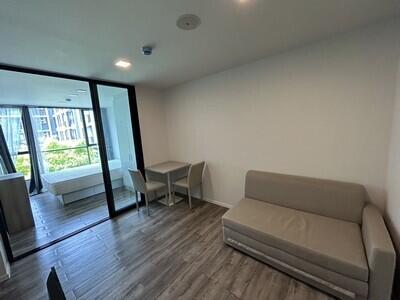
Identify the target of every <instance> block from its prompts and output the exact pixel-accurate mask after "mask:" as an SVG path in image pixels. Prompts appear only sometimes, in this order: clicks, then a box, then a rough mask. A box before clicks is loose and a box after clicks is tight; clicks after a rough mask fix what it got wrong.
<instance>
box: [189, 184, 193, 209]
mask: <svg viewBox="0 0 400 300" xmlns="http://www.w3.org/2000/svg"><path fill="white" fill-rule="evenodd" d="M188 198H189V208H190V209H192V195H191V194H190V188H188Z"/></svg>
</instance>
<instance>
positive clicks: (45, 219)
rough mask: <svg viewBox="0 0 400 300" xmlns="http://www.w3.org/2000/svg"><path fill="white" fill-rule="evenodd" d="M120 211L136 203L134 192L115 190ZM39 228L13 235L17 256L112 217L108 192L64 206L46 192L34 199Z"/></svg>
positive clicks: (11, 239) (14, 251) (13, 245)
mask: <svg viewBox="0 0 400 300" xmlns="http://www.w3.org/2000/svg"><path fill="white" fill-rule="evenodd" d="M113 192H114V200H115V204H116V207H117V209H118V208H121V207H124V206H127V205H128V204H133V203H135V202H136V199H135V195H134V193H132V192H130V191H128V190H124V189H122V188H119V189H115V190H113ZM30 201H31V207H32V213H33V218H34V220H35V227H34V228H31V229H28V230H24V231H22V232H19V233H17V234H13V235H11V236H10V243H11V248H12V250H13V254H14V256H18V255H20V254H22V253H25V252H27V251H28V250H31V249H34V248H37V247H38V246H42V245H45V244H47V243H49V242H51V241H53V240H56V239H58V238H60V237H62V236H64V235H66V234H70V233H72V232H74V231H76V230H79V229H81V228H83V227H85V226H87V225H90V224H93V223H95V222H97V221H100V220H102V219H104V218H107V217H108V208H107V202H106V195H105V193H102V194H98V195H95V196H92V197H89V198H86V199H82V200H79V201H76V202H73V203H70V204H67V205H63V204H62V203H61V202H60V200H58V199H57V197H55V196H53V195H52V194H50V193H48V192H46V193H42V194H39V195H36V196H31V197H30Z"/></svg>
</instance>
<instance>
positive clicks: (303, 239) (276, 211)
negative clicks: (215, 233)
mask: <svg viewBox="0 0 400 300" xmlns="http://www.w3.org/2000/svg"><path fill="white" fill-rule="evenodd" d="M222 223H223V225H224V226H226V227H228V228H230V229H232V230H235V231H237V232H240V233H242V234H245V235H248V236H249V237H251V238H253V239H255V240H257V241H259V242H261V243H264V244H266V245H269V246H272V247H275V248H278V249H281V250H283V251H286V252H288V253H290V254H292V255H295V256H297V257H299V258H302V259H304V260H306V261H308V262H311V263H314V264H316V265H319V266H320V267H323V268H326V269H328V270H331V271H334V272H338V273H340V274H342V275H345V276H348V277H351V278H353V279H357V280H361V281H364V282H367V281H368V272H369V271H368V265H367V260H366V257H365V253H364V246H363V243H362V237H361V230H360V226H359V225H358V224H357V223H352V222H347V221H342V220H338V219H333V218H329V217H324V216H320V215H315V214H311V213H307V212H303V211H299V210H295V209H291V208H286V207H282V206H277V205H273V204H269V203H267V202H264V201H259V200H254V199H249V198H245V199H243V200H241V201H240V202H239V203H238V204H237V205H236V206H234V207H233V208H231V209H230V210H229V211H228V212H227V213H225V215H224V216H223V217H222Z"/></svg>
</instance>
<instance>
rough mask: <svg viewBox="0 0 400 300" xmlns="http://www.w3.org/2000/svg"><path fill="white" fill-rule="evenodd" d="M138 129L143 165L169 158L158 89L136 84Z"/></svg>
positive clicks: (161, 102)
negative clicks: (140, 138)
mask: <svg viewBox="0 0 400 300" xmlns="http://www.w3.org/2000/svg"><path fill="white" fill-rule="evenodd" d="M136 98H137V103H138V111H139V121H140V131H141V135H142V145H143V155H144V162H145V165H147V166H148V165H152V164H156V163H159V162H162V161H166V160H168V158H169V155H168V143H167V131H166V122H165V111H164V104H165V103H164V99H163V97H162V94H161V92H160V91H157V90H154V89H150V88H147V87H143V86H140V85H138V86H136Z"/></svg>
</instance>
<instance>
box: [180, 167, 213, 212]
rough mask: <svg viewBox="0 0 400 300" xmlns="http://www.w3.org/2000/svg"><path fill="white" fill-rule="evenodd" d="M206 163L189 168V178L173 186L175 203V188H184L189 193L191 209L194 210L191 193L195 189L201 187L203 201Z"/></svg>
mask: <svg viewBox="0 0 400 300" xmlns="http://www.w3.org/2000/svg"><path fill="white" fill-rule="evenodd" d="M205 165H206V163H205V162H204V161H202V162H199V163H197V164H194V165H191V166H190V167H189V172H188V176H187V177H185V178H182V179H179V180H178V181H175V182H174V184H173V202H174V203H175V187H180V188H184V189H186V191H187V195H188V199H189V207H190V209H192V195H191V191H192V189H193V188H194V187H196V186H200V199H201V200H203V172H204V167H205Z"/></svg>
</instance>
